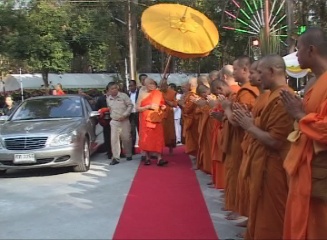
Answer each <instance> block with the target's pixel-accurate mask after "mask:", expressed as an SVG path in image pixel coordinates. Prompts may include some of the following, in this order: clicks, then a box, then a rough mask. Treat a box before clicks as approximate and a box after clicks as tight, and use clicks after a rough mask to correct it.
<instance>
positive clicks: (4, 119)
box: [0, 116, 9, 121]
mask: <svg viewBox="0 0 327 240" xmlns="http://www.w3.org/2000/svg"><path fill="white" fill-rule="evenodd" d="M8 119H9V116H0V121H7V120H8Z"/></svg>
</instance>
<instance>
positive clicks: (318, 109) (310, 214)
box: [281, 28, 327, 239]
mask: <svg viewBox="0 0 327 240" xmlns="http://www.w3.org/2000/svg"><path fill="white" fill-rule="evenodd" d="M297 56H298V61H299V63H300V66H301V68H302V69H307V68H310V69H311V71H312V72H313V74H314V75H315V77H316V78H315V79H312V80H310V81H309V82H308V84H307V86H306V88H305V93H304V99H303V102H302V101H301V99H299V98H297V97H294V96H293V95H291V94H289V93H288V92H284V91H283V92H282V94H281V96H282V99H283V103H284V105H285V108H286V109H287V111H288V112H289V114H290V115H291V116H293V117H294V118H295V119H296V122H295V125H294V126H295V131H294V132H293V133H292V134H290V136H289V140H290V141H291V143H292V145H291V150H290V151H289V153H288V155H287V157H286V159H285V163H284V167H285V169H286V171H287V173H288V176H289V194H288V199H287V205H286V214H285V225H284V239H327V231H326V229H327V161H326V159H327V120H326V119H327V118H326V117H327V36H326V34H325V32H324V31H323V30H322V29H319V28H311V29H308V30H307V31H306V32H305V33H304V34H303V35H301V36H300V38H299V40H298V52H297Z"/></svg>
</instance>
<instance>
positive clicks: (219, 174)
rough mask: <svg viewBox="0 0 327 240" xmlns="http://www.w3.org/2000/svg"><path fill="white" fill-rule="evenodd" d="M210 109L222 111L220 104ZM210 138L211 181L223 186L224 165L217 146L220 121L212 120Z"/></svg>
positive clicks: (219, 134)
mask: <svg viewBox="0 0 327 240" xmlns="http://www.w3.org/2000/svg"><path fill="white" fill-rule="evenodd" d="M212 111H217V112H223V111H224V110H223V109H222V107H221V105H220V104H219V105H218V106H217V107H215V108H214V109H212ZM212 127H213V129H212V140H211V160H212V183H213V185H214V187H215V188H217V189H223V188H224V165H223V162H222V159H221V157H222V153H221V148H220V146H219V140H220V138H221V131H222V122H220V121H218V120H217V119H215V121H214V122H213V126H212Z"/></svg>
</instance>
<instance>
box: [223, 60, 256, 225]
mask: <svg viewBox="0 0 327 240" xmlns="http://www.w3.org/2000/svg"><path fill="white" fill-rule="evenodd" d="M250 66H251V61H250V58H249V57H246V56H244V57H240V58H238V59H236V60H235V61H234V63H233V68H234V71H233V76H234V78H235V81H236V82H238V83H239V84H240V85H241V89H240V90H239V91H238V92H237V95H236V97H235V101H233V102H232V101H230V100H228V99H225V100H223V101H222V107H223V109H224V113H225V116H226V119H227V121H225V122H224V126H223V128H224V133H223V134H224V138H223V142H222V150H223V152H224V154H225V157H224V166H225V209H226V210H229V211H231V213H230V214H229V215H228V216H227V219H228V220H235V219H237V218H238V214H237V211H238V209H237V208H236V205H235V204H236V188H237V178H238V173H239V169H240V166H241V162H242V149H241V143H242V141H243V138H244V130H243V129H242V128H241V127H240V126H238V124H237V123H236V122H235V121H234V119H233V105H234V104H235V103H238V104H240V105H244V106H247V109H249V110H251V109H252V107H253V105H254V103H255V100H256V98H257V96H258V95H259V91H258V89H257V88H255V87H253V86H251V84H250V83H249V76H250Z"/></svg>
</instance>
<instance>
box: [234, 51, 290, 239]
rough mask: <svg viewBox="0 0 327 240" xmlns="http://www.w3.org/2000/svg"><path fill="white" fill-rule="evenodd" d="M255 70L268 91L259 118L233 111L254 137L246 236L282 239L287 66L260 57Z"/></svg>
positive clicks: (250, 153) (287, 127) (274, 58)
mask: <svg viewBox="0 0 327 240" xmlns="http://www.w3.org/2000/svg"><path fill="white" fill-rule="evenodd" d="M258 72H259V75H260V80H261V81H262V87H263V89H267V90H270V94H269V97H268V100H267V101H266V104H265V107H264V109H263V110H262V112H261V115H260V117H258V118H256V119H254V118H253V116H252V115H250V114H248V113H246V111H244V110H241V109H238V110H236V111H234V113H233V116H234V119H235V121H236V122H237V123H238V124H239V125H240V126H241V127H242V128H243V129H244V130H245V131H247V132H248V133H249V134H250V135H251V136H252V138H253V140H252V141H251V145H250V146H249V147H250V149H249V150H248V158H249V159H251V164H250V170H249V183H250V209H249V222H248V229H247V236H246V239H282V236H283V223H284V214H285V205H286V198H287V191H288V187H287V179H286V174H285V170H284V169H283V161H284V158H285V156H286V154H287V152H288V150H289V147H290V144H289V143H288V141H287V136H288V134H289V133H290V132H291V131H292V128H293V121H294V120H293V118H292V117H291V116H290V115H289V114H288V113H287V111H286V110H285V108H284V106H283V103H282V101H281V99H280V92H281V90H282V89H285V91H289V92H293V91H292V90H291V89H290V88H289V87H288V86H287V83H286V66H285V63H284V60H283V58H282V57H280V56H279V55H268V56H265V57H264V58H263V59H261V60H260V62H259V65H258ZM292 94H294V92H293V93H292Z"/></svg>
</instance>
